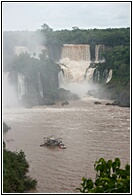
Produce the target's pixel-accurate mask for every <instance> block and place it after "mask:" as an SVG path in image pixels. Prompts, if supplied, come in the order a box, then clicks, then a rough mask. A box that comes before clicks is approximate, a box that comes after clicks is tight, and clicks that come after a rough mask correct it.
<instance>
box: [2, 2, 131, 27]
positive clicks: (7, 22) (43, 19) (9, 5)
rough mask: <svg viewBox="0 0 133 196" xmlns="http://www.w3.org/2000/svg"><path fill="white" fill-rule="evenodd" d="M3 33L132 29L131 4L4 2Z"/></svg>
mask: <svg viewBox="0 0 133 196" xmlns="http://www.w3.org/2000/svg"><path fill="white" fill-rule="evenodd" d="M2 5H3V6H2V7H3V9H2V13H3V23H2V25H3V30H26V29H27V30H37V29H40V28H41V25H42V24H43V23H46V24H48V25H49V26H50V27H51V28H53V29H54V30H60V29H72V27H74V26H78V27H79V28H86V29H89V28H108V27H111V28H113V27H128V26H130V2H3V4H2Z"/></svg>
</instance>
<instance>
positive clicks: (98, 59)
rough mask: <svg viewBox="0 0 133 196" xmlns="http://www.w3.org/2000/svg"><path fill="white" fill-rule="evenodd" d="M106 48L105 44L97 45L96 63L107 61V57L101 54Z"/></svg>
mask: <svg viewBox="0 0 133 196" xmlns="http://www.w3.org/2000/svg"><path fill="white" fill-rule="evenodd" d="M104 50H105V46H104V45H96V46H95V62H96V63H99V62H104V61H105V59H104V58H103V57H101V55H100V53H102V52H103V51H104Z"/></svg>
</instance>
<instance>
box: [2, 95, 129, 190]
mask: <svg viewBox="0 0 133 196" xmlns="http://www.w3.org/2000/svg"><path fill="white" fill-rule="evenodd" d="M95 100H96V99H94V98H85V97H84V98H83V99H82V100H77V101H70V102H69V105H66V106H61V104H60V103H58V104H57V105H55V106H44V107H34V108H6V109H4V114H3V120H4V121H5V122H6V123H7V124H8V125H9V126H11V130H9V131H8V132H7V133H5V134H4V135H3V138H4V140H5V142H6V146H7V148H8V149H10V150H12V151H20V150H23V151H24V152H25V154H26V159H27V160H28V162H29V164H30V169H29V174H30V176H31V177H33V178H36V179H37V181H38V184H37V190H36V191H34V192H38V193H75V192H78V191H77V190H76V188H77V187H80V183H81V182H82V181H81V179H82V177H83V176H85V177H90V178H93V179H94V178H95V174H96V173H95V170H94V163H95V161H97V160H99V158H101V157H103V158H105V159H106V160H107V159H112V160H114V158H115V157H119V158H120V159H121V163H122V167H124V166H125V164H127V163H130V109H129V108H123V107H118V106H111V105H105V104H106V103H107V102H108V101H107V100H100V101H101V103H102V104H98V105H97V104H94V101H95ZM51 135H54V136H55V137H57V138H59V137H61V138H62V141H63V143H64V144H65V145H66V146H67V148H66V149H60V148H58V147H55V148H48V147H40V144H42V143H43V137H47V136H51Z"/></svg>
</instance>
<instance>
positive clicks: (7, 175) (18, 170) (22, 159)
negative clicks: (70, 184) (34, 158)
mask: <svg viewBox="0 0 133 196" xmlns="http://www.w3.org/2000/svg"><path fill="white" fill-rule="evenodd" d="M28 169H29V163H28V162H27V160H26V156H25V154H24V152H23V151H20V152H11V151H9V150H7V149H6V144H5V143H3V192H4V193H24V192H27V191H28V190H30V189H32V188H35V187H36V184H37V181H36V180H35V179H32V178H31V177H30V176H28V175H27V173H28V171H29V170H28Z"/></svg>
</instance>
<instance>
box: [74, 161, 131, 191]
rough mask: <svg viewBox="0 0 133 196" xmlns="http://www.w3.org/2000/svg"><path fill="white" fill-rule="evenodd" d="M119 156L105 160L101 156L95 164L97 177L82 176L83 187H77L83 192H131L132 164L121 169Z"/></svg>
mask: <svg viewBox="0 0 133 196" xmlns="http://www.w3.org/2000/svg"><path fill="white" fill-rule="evenodd" d="M120 166H121V162H120V159H119V158H115V160H114V162H113V161H112V160H108V161H105V160H104V159H103V158H100V159H99V161H96V162H95V164H94V169H95V170H96V179H95V182H93V180H92V179H90V178H89V179H87V178H85V177H83V178H82V183H81V186H82V188H77V190H79V191H80V192H81V193H130V165H128V164H127V165H126V166H125V169H121V168H120Z"/></svg>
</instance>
